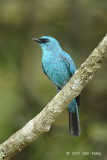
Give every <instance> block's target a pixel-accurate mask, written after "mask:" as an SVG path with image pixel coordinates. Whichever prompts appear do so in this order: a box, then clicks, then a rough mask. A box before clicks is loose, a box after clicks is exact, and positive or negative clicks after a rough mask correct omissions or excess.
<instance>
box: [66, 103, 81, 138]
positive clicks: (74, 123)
mask: <svg viewBox="0 0 107 160" xmlns="http://www.w3.org/2000/svg"><path fill="white" fill-rule="evenodd" d="M69 105H72V104H69ZM68 113H69V131H70V134H71V135H72V136H80V120H79V114H78V106H77V104H76V107H75V112H72V111H71V109H70V108H69V107H68Z"/></svg>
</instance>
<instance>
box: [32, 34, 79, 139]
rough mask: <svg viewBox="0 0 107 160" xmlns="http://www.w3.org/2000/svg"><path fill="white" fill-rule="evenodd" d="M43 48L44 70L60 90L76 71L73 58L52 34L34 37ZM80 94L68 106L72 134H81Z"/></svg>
mask: <svg viewBox="0 0 107 160" xmlns="http://www.w3.org/2000/svg"><path fill="white" fill-rule="evenodd" d="M33 40H35V41H37V42H38V43H39V44H40V46H41V48H42V53H43V55H42V68H43V72H44V73H45V74H46V75H47V76H48V78H49V79H50V80H51V81H52V82H53V84H54V85H55V86H56V88H57V89H58V91H60V90H61V89H62V88H63V86H65V85H66V83H67V82H68V81H69V80H70V78H71V77H72V75H73V74H74V72H75V71H76V67H75V64H74V62H73V60H72V58H71V57H70V56H69V54H67V53H66V52H65V51H63V50H62V48H61V47H60V45H59V43H58V41H57V40H56V39H55V38H53V37H50V36H43V37H41V38H39V39H37V38H33ZM79 100H80V96H78V97H76V98H74V99H73V100H72V102H71V103H70V104H69V105H68V106H67V107H68V113H69V130H70V134H71V135H72V136H79V135H80V121H79V114H78V106H79Z"/></svg>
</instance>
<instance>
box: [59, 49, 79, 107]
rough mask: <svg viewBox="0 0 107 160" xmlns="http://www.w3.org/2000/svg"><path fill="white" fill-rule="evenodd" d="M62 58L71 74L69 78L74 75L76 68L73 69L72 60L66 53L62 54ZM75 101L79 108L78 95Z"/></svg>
mask: <svg viewBox="0 0 107 160" xmlns="http://www.w3.org/2000/svg"><path fill="white" fill-rule="evenodd" d="M62 58H63V60H64V63H65V64H66V66H67V67H68V69H69V71H70V73H71V76H72V75H73V74H74V72H75V71H76V67H75V64H74V62H73V60H72V58H71V57H70V55H69V54H67V53H66V52H64V51H63V53H62ZM76 101H77V104H78V107H79V106H80V95H78V96H77V97H76Z"/></svg>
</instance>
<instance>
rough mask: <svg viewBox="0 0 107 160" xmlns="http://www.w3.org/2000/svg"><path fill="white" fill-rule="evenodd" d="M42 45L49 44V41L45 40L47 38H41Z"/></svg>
mask: <svg viewBox="0 0 107 160" xmlns="http://www.w3.org/2000/svg"><path fill="white" fill-rule="evenodd" d="M39 40H40V43H47V42H49V39H45V38H40V39H39Z"/></svg>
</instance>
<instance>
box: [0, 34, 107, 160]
mask: <svg viewBox="0 0 107 160" xmlns="http://www.w3.org/2000/svg"><path fill="white" fill-rule="evenodd" d="M106 58H107V35H106V36H105V37H104V39H103V40H102V41H101V43H100V44H99V45H98V47H97V48H96V49H95V50H94V51H93V52H92V54H91V55H90V56H89V57H88V58H87V60H86V61H85V62H84V63H83V64H82V65H81V67H80V68H79V69H78V70H77V71H76V72H75V74H74V75H73V77H72V78H71V79H70V81H69V82H68V83H67V85H66V86H64V88H63V89H62V90H61V91H60V92H59V93H58V94H57V95H56V96H55V97H54V98H53V99H52V101H51V102H50V103H48V104H47V106H46V107H45V108H44V109H43V110H42V111H41V112H40V113H39V114H38V115H37V116H36V117H34V118H33V119H32V120H30V121H29V122H28V123H27V124H26V125H25V126H24V127H23V128H22V129H20V130H19V131H17V132H16V133H14V134H13V135H12V136H11V137H10V138H9V139H7V140H6V141H5V142H4V143H3V144H1V145H0V160H9V159H10V158H12V157H13V156H14V155H15V154H16V153H17V152H19V151H21V150H22V149H23V148H24V147H25V146H27V145H28V144H30V143H31V142H33V141H34V140H35V139H37V138H38V136H39V135H40V134H42V133H44V132H48V131H49V129H50V127H51V124H52V123H53V122H54V121H55V120H56V118H57V117H58V116H59V115H60V113H61V112H62V111H63V110H64V109H65V108H66V106H67V105H68V104H69V103H70V102H71V101H72V100H73V99H74V98H75V97H76V96H78V95H79V94H80V92H81V90H82V89H83V88H84V86H85V85H86V84H87V83H89V82H90V81H91V80H92V78H93V76H94V75H95V73H96V72H97V71H98V70H99V69H100V68H101V66H102V64H103V62H104V60H105V59H106Z"/></svg>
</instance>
